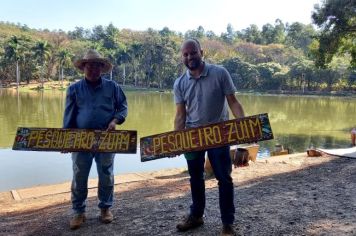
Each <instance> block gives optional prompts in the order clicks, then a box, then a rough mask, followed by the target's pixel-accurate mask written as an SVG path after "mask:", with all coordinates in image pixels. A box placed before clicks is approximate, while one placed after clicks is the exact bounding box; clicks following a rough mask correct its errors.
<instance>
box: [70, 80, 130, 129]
mask: <svg viewBox="0 0 356 236" xmlns="http://www.w3.org/2000/svg"><path fill="white" fill-rule="evenodd" d="M100 80H101V82H100V84H99V85H98V86H96V87H93V86H91V85H90V84H89V83H88V82H87V81H86V80H85V79H82V80H80V81H78V82H76V83H74V84H72V85H70V86H69V87H68V90H67V95H66V105H65V110H64V118H63V128H80V129H106V128H107V127H108V125H109V123H110V122H111V121H112V120H113V119H114V118H116V119H118V120H119V121H123V120H124V119H125V118H126V116H127V101H126V96H125V94H124V92H123V91H122V89H121V88H120V86H119V85H118V84H117V83H116V82H114V81H112V80H107V79H103V78H101V79H100Z"/></svg>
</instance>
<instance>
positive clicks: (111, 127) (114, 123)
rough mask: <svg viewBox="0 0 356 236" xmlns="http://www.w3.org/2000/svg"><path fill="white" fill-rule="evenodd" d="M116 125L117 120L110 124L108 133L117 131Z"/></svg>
mask: <svg viewBox="0 0 356 236" xmlns="http://www.w3.org/2000/svg"><path fill="white" fill-rule="evenodd" d="M116 124H117V119H116V118H114V119H113V120H112V121H111V122H110V123H109V125H108V128H107V129H106V131H111V130H115V128H116Z"/></svg>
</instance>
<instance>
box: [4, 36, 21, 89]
mask: <svg viewBox="0 0 356 236" xmlns="http://www.w3.org/2000/svg"><path fill="white" fill-rule="evenodd" d="M24 55H25V47H24V44H23V40H21V39H20V38H19V37H17V36H12V37H11V38H10V40H9V41H8V42H7V46H6V47H5V58H7V59H8V60H10V61H11V60H12V61H15V63H16V83H17V86H19V83H20V67H19V62H20V61H21V60H23V59H24Z"/></svg>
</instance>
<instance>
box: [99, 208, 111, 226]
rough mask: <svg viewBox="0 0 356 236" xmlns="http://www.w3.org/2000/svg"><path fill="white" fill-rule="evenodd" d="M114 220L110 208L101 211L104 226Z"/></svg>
mask: <svg viewBox="0 0 356 236" xmlns="http://www.w3.org/2000/svg"><path fill="white" fill-rule="evenodd" d="M113 220H114V216H113V214H112V213H111V211H110V209H109V208H102V209H101V215H100V221H101V222H103V223H104V224H109V223H111V222H112V221H113Z"/></svg>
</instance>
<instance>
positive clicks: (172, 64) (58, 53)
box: [0, 19, 356, 90]
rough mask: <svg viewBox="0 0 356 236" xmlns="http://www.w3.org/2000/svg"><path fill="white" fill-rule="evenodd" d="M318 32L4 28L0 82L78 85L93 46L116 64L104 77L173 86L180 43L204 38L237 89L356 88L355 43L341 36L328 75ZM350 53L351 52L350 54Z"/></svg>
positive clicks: (0, 28) (211, 58)
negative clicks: (80, 65) (321, 66)
mask: <svg viewBox="0 0 356 236" xmlns="http://www.w3.org/2000/svg"><path fill="white" fill-rule="evenodd" d="M317 33H318V32H317V31H315V30H314V29H313V27H312V26H311V25H303V24H301V23H298V22H295V23H293V24H291V25H288V24H286V25H285V24H284V23H283V22H282V21H280V20H278V19H277V20H276V21H275V23H274V24H273V25H272V24H265V25H264V26H263V27H262V31H260V29H258V27H257V26H256V25H250V26H249V27H247V28H246V29H243V30H241V31H234V29H233V27H232V25H231V24H228V25H227V28H226V32H225V33H222V34H221V35H220V36H218V35H216V34H215V33H214V32H212V31H209V30H208V31H206V30H205V29H204V28H203V27H202V26H199V27H198V28H197V29H196V30H189V31H187V32H186V33H185V34H184V35H183V34H182V33H176V32H174V31H171V30H170V29H169V28H168V27H164V28H163V29H162V30H159V31H156V30H153V29H151V28H150V29H147V30H146V31H132V30H129V29H121V30H119V29H118V28H116V27H115V26H114V25H113V24H109V25H108V26H101V25H98V26H95V27H94V28H93V29H90V30H89V29H84V28H81V27H76V28H75V30H74V31H70V32H67V33H66V32H63V31H60V30H59V31H53V32H51V31H48V30H44V31H41V30H35V29H30V28H28V27H27V26H21V25H14V24H8V23H0V80H2V81H6V82H16V81H17V80H19V82H23V81H27V82H29V81H30V80H33V79H36V80H41V81H42V82H44V81H45V80H60V81H63V79H64V78H66V79H79V78H81V76H82V75H81V73H80V72H79V71H78V70H76V69H75V68H74V67H73V65H72V62H73V61H74V60H76V59H79V58H81V57H82V56H83V54H84V53H85V52H86V51H87V49H90V48H94V49H96V50H98V51H99V52H100V53H102V54H103V55H104V56H105V57H107V58H109V60H110V61H111V62H112V64H113V70H112V72H111V73H110V75H105V76H106V77H108V78H109V77H110V78H112V79H114V80H117V81H118V82H119V83H120V84H124V85H125V86H135V87H136V88H137V87H144V88H150V87H154V88H159V89H164V88H172V85H173V83H174V80H175V79H176V78H177V77H178V76H179V75H180V74H181V73H183V72H184V69H185V68H184V65H183V64H182V63H181V59H180V45H181V43H182V42H183V40H184V39H185V38H188V37H194V38H197V39H199V41H200V43H201V45H202V49H203V51H204V60H205V61H207V62H209V63H217V64H223V65H224V66H225V67H226V68H227V70H228V71H229V72H230V74H231V76H232V79H233V81H234V83H235V85H236V86H237V87H238V88H239V89H248V90H270V89H271V90H279V89H302V88H305V89H309V90H321V89H329V90H332V89H356V85H355V81H356V79H355V77H356V76H354V75H355V71H354V70H350V68H354V65H355V54H356V50H355V47H354V42H355V41H354V38H353V37H351V36H350V35H344V37H341V38H339V41H335V42H338V43H339V46H340V47H339V48H338V51H337V54H336V57H335V59H334V60H331V63H330V65H329V69H328V70H326V69H325V70H318V69H317V68H315V67H314V65H313V63H312V61H311V60H315V61H317V60H320V58H322V57H323V56H325V55H323V54H322V53H321V51H320V48H321V46H320V45H322V43H324V42H323V41H318V38H316V37H315V35H316V34H317ZM350 49H351V50H350Z"/></svg>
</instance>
